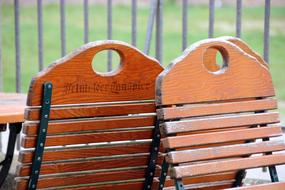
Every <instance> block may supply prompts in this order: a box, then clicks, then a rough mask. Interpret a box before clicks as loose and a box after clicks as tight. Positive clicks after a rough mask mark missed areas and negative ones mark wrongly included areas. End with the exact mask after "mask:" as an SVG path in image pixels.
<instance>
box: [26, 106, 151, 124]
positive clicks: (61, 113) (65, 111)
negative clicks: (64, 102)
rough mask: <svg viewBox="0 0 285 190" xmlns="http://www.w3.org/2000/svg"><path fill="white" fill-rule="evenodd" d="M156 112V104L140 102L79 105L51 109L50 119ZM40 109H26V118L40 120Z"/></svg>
mask: <svg viewBox="0 0 285 190" xmlns="http://www.w3.org/2000/svg"><path fill="white" fill-rule="evenodd" d="M153 110H155V104H154V102H151V103H147V102H140V103H139V102H138V103H130V104H128V103H126V104H117V105H116V104H115V105H108V104H107V103H106V104H105V105H100V106H94V105H87V106H86V105H85V106H83V105H77V106H70V107H68V108H67V107H60V108H51V111H50V119H76V118H88V117H102V116H120V115H128V114H139V113H151V112H153ZM39 113H40V110H39V109H26V110H25V118H27V119H28V120H39V118H40V114H39Z"/></svg>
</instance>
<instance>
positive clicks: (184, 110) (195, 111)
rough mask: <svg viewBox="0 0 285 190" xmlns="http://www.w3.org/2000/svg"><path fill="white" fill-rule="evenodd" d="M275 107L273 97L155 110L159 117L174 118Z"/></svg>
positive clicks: (275, 103) (275, 102)
mask: <svg viewBox="0 0 285 190" xmlns="http://www.w3.org/2000/svg"><path fill="white" fill-rule="evenodd" d="M276 108H277V101H276V100H275V99H260V100H245V101H234V102H220V103H213V102H212V103H209V104H197V105H195V104H194V105H191V104H189V105H188V104H186V105H185V106H181V107H169V108H162V109H158V110H157V116H158V117H159V118H163V119H165V120H167V119H175V118H178V117H179V118H183V117H194V116H207V115H215V114H226V113H241V112H249V111H263V110H272V109H276Z"/></svg>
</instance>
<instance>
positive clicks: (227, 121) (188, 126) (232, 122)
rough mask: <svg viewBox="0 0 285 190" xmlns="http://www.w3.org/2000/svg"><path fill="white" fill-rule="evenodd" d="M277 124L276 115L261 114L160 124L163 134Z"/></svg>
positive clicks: (277, 118)
mask: <svg viewBox="0 0 285 190" xmlns="http://www.w3.org/2000/svg"><path fill="white" fill-rule="evenodd" d="M278 122H279V116H278V113H261V114H247V115H233V116H222V117H212V118H201V119H190V120H185V121H176V122H166V123H164V124H162V126H161V127H162V129H163V132H164V133H166V134H173V133H179V132H189V131H198V130H207V129H218V128H226V127H237V126H246V125H259V124H272V123H278Z"/></svg>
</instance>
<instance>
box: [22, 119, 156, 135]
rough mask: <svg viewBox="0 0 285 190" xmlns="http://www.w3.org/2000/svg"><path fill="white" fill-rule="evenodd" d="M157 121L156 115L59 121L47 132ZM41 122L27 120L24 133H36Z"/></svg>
mask: <svg viewBox="0 0 285 190" xmlns="http://www.w3.org/2000/svg"><path fill="white" fill-rule="evenodd" d="M154 123H155V117H154V116H144V117H139V116H137V117H134V116H133V117H125V118H111V119H108V118H107V119H97V120H92V119H89V120H81V121H68V120H67V121H63V122H60V121H57V122H52V123H51V122H50V123H49V124H48V131H47V134H49V135H52V134H64V133H71V132H73V133H74V132H81V133H82V132H85V131H94V130H110V129H125V128H133V129H134V128H138V127H145V126H153V125H154ZM38 128H39V124H36V123H30V122H26V123H24V127H23V133H24V134H26V135H36V134H37V131H38Z"/></svg>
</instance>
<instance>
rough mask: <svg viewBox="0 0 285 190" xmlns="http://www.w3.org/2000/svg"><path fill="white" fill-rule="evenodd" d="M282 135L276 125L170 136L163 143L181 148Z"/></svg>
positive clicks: (167, 146) (166, 145)
mask: <svg viewBox="0 0 285 190" xmlns="http://www.w3.org/2000/svg"><path fill="white" fill-rule="evenodd" d="M281 135H282V130H281V128H280V127H276V126H274V127H262V128H252V129H242V130H234V131H222V132H212V133H204V134H194V135H184V136H177V137H168V138H165V139H162V144H163V146H164V147H165V148H179V147H187V146H196V145H205V144H215V143H223V142H230V141H238V140H254V139H258V138H265V137H276V136H281Z"/></svg>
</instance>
